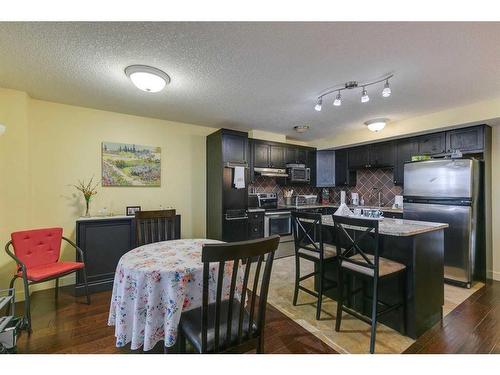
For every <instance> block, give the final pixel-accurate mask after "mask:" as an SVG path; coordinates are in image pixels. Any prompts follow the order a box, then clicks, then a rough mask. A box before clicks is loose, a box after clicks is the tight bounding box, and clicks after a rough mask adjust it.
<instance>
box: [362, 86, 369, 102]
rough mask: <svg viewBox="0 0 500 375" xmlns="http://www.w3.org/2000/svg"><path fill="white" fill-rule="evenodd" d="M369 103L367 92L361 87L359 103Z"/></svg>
mask: <svg viewBox="0 0 500 375" xmlns="http://www.w3.org/2000/svg"><path fill="white" fill-rule="evenodd" d="M369 101H370V97H369V96H368V92H367V91H366V88H365V87H363V93H362V94H361V103H367V102H369Z"/></svg>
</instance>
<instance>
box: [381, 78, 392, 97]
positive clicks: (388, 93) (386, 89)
mask: <svg viewBox="0 0 500 375" xmlns="http://www.w3.org/2000/svg"><path fill="white" fill-rule="evenodd" d="M382 96H383V97H384V98H388V97H389V96H391V87H390V86H389V80H387V81H385V85H384V89H383V90H382Z"/></svg>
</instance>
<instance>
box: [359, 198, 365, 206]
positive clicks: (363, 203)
mask: <svg viewBox="0 0 500 375" xmlns="http://www.w3.org/2000/svg"><path fill="white" fill-rule="evenodd" d="M359 205H360V206H364V205H365V198H363V196H361V199H360V201H359Z"/></svg>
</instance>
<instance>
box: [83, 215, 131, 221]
mask: <svg viewBox="0 0 500 375" xmlns="http://www.w3.org/2000/svg"><path fill="white" fill-rule="evenodd" d="M133 218H134V216H127V215H108V216H80V217H79V218H78V219H76V221H87V220H112V219H133Z"/></svg>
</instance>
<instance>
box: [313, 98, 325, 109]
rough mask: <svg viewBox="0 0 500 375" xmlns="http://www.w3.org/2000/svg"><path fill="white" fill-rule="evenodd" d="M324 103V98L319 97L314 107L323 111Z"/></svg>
mask: <svg viewBox="0 0 500 375" xmlns="http://www.w3.org/2000/svg"><path fill="white" fill-rule="evenodd" d="M322 105H323V98H318V101H317V102H316V105H315V106H314V109H315V110H316V111H318V112H321V106H322Z"/></svg>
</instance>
